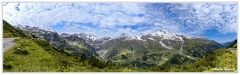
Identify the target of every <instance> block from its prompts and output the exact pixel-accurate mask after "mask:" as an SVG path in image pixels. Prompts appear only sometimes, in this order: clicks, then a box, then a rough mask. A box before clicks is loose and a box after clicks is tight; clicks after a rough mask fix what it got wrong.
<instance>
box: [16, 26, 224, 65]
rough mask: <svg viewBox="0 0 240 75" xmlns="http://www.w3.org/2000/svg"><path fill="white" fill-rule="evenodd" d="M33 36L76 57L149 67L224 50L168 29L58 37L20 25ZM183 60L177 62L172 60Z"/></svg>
mask: <svg viewBox="0 0 240 75" xmlns="http://www.w3.org/2000/svg"><path fill="white" fill-rule="evenodd" d="M18 27H19V28H20V29H22V30H25V31H27V32H29V33H31V34H32V35H34V36H36V37H38V38H41V39H45V40H46V41H47V42H48V43H49V44H50V45H51V46H53V47H55V48H57V49H60V50H61V49H63V50H64V51H66V52H68V53H71V54H73V55H76V56H80V55H81V54H82V53H86V54H87V56H91V55H94V56H97V57H98V58H100V59H102V60H107V61H111V62H112V63H113V64H115V65H120V66H132V67H139V68H149V67H154V66H158V65H165V64H178V65H181V64H184V63H185V62H194V61H195V60H197V59H199V58H203V57H205V56H206V55H208V54H211V53H212V52H213V50H215V49H219V48H223V46H222V45H221V44H219V43H217V42H215V41H212V40H208V39H206V38H199V37H189V36H188V37H187V36H184V35H179V34H175V33H170V32H167V31H165V30H160V31H157V32H156V33H149V34H146V35H140V36H134V37H128V36H126V35H125V34H122V35H121V36H119V37H117V38H110V37H107V36H106V37H103V38H100V39H99V38H97V37H96V36H94V35H92V34H85V33H75V34H67V33H62V34H60V35H59V34H58V33H57V32H54V31H50V30H44V29H41V28H38V27H29V26H18ZM176 56H178V58H180V59H179V60H178V61H172V59H176Z"/></svg>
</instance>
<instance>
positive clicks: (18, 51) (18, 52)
mask: <svg viewBox="0 0 240 75" xmlns="http://www.w3.org/2000/svg"><path fill="white" fill-rule="evenodd" d="M14 53H16V54H19V55H27V54H29V52H28V51H27V50H16V51H15V52H14Z"/></svg>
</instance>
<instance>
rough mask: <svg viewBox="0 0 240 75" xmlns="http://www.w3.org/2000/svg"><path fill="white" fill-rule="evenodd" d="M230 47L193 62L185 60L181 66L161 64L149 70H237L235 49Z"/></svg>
mask: <svg viewBox="0 0 240 75" xmlns="http://www.w3.org/2000/svg"><path fill="white" fill-rule="evenodd" d="M233 44H237V42H235V43H233ZM232 49H234V48H233V47H230V48H227V49H218V50H214V51H213V53H212V54H209V55H208V56H207V57H205V58H203V59H199V60H198V61H196V62H194V63H191V62H187V63H185V64H184V65H181V66H179V65H163V66H158V67H155V68H152V69H151V70H152V71H157V72H159V71H162V72H237V51H232ZM236 50H237V49H236Z"/></svg>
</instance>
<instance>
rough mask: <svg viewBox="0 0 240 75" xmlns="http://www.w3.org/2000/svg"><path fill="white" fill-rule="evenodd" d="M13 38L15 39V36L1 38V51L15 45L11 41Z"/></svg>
mask: <svg viewBox="0 0 240 75" xmlns="http://www.w3.org/2000/svg"><path fill="white" fill-rule="evenodd" d="M14 39H16V37H14V38H3V52H5V51H6V50H8V49H9V48H11V47H13V46H14V45H15V43H14V42H13V40H14Z"/></svg>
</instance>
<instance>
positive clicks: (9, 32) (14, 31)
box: [3, 20, 28, 38]
mask: <svg viewBox="0 0 240 75" xmlns="http://www.w3.org/2000/svg"><path fill="white" fill-rule="evenodd" d="M7 37H28V36H27V34H26V33H24V32H23V31H22V30H21V29H18V28H14V27H13V26H11V25H10V24H9V23H8V22H6V21H5V20H3V38H7Z"/></svg>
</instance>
